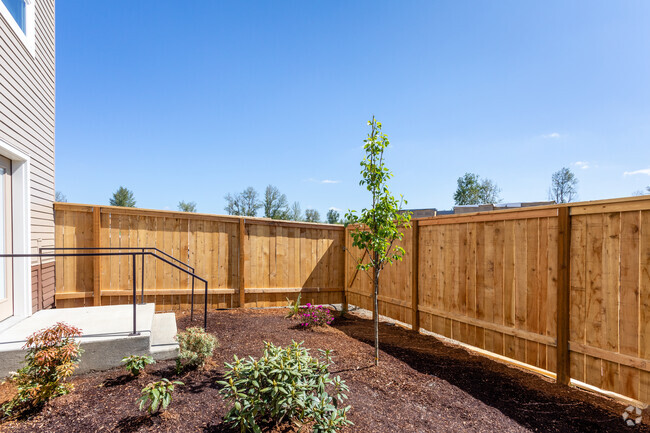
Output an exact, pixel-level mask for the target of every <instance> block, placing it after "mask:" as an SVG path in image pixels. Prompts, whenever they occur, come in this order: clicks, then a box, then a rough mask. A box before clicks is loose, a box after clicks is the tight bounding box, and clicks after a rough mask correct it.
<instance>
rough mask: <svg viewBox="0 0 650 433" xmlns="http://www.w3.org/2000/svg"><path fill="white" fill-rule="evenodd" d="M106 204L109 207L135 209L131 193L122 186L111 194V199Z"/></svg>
mask: <svg viewBox="0 0 650 433" xmlns="http://www.w3.org/2000/svg"><path fill="white" fill-rule="evenodd" d="M108 202H109V203H110V205H111V206H122V207H135V198H134V197H133V192H131V191H129V190H128V189H127V188H124V187H123V186H121V187H119V188H118V189H117V191H115V192H114V193H113V197H111V198H110V199H109V200H108Z"/></svg>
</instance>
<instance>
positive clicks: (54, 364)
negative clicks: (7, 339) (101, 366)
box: [0, 322, 83, 417]
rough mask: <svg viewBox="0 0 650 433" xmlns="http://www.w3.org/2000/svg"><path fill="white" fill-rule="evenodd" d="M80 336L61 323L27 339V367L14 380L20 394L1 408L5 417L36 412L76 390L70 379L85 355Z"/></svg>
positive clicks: (79, 332)
mask: <svg viewBox="0 0 650 433" xmlns="http://www.w3.org/2000/svg"><path fill="white" fill-rule="evenodd" d="M79 336H81V330H80V329H78V328H75V327H74V326H70V325H67V324H65V323H63V322H58V323H57V324H56V325H54V326H51V327H49V328H46V329H43V330H41V331H37V332H35V333H34V334H32V335H31V336H30V337H29V338H28V339H27V343H25V346H24V347H23V349H26V350H27V355H25V361H24V364H25V366H24V367H23V368H21V369H20V370H18V372H17V373H15V374H14V375H13V377H12V378H11V379H10V380H12V381H13V382H14V383H15V384H16V387H17V388H18V393H17V394H16V396H15V397H14V398H13V399H12V400H10V401H9V402H7V403H5V404H4V405H3V406H2V407H1V408H0V412H2V415H3V417H9V416H12V415H14V414H15V413H16V412H23V411H26V410H30V409H35V408H37V407H39V406H42V405H43V404H44V403H46V402H47V401H48V400H50V399H51V398H54V397H57V396H59V395H63V394H67V393H69V392H70V391H72V390H73V388H74V386H73V385H72V384H71V383H67V382H66V379H67V378H68V377H70V376H72V373H74V370H75V368H77V364H78V363H79V357H80V355H81V354H82V352H83V350H82V349H80V348H79V343H78V342H76V341H75V337H79Z"/></svg>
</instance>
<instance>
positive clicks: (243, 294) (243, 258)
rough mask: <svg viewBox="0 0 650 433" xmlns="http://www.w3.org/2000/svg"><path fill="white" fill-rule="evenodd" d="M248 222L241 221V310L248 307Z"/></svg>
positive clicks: (241, 219) (242, 219)
mask: <svg viewBox="0 0 650 433" xmlns="http://www.w3.org/2000/svg"><path fill="white" fill-rule="evenodd" d="M245 240H246V220H245V219H244V218H240V219H239V308H245V307H246V255H245V252H246V250H245V248H246V245H245Z"/></svg>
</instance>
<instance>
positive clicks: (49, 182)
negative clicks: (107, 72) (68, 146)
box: [0, 0, 55, 311]
mask: <svg viewBox="0 0 650 433" xmlns="http://www.w3.org/2000/svg"><path fill="white" fill-rule="evenodd" d="M54 18H55V17H54V0H36V11H35V55H32V53H30V51H29V50H28V49H27V47H25V45H24V44H23V42H22V41H21V40H20V38H19V37H18V36H17V35H16V33H15V32H14V30H13V28H11V27H10V25H9V23H8V22H7V21H6V19H5V17H4V16H3V15H0V140H2V141H4V142H6V143H8V144H10V145H12V146H14V147H15V148H17V149H18V150H20V151H22V152H23V153H26V154H27V155H29V157H30V177H31V182H30V212H31V247H32V251H33V252H37V248H38V247H39V246H42V247H52V246H54V209H53V205H52V203H53V201H54V121H55V114H54V111H55V49H54V44H55V36H54V29H55V21H54ZM51 262H52V260H51V259H49V260H46V259H44V260H43V263H45V264H46V266H45V267H44V268H45V269H47V272H44V271H43V272H41V271H39V270H37V268H36V267H33V268H32V277H33V279H32V288H33V290H32V292H33V302H32V306H33V310H34V311H36V310H38V309H42V308H48V307H51V306H52V305H53V293H54V278H53V274H54V265H53V263H51ZM37 263H38V261H37V260H34V261H33V265H36V264H37ZM39 277H40V278H41V280H40V284H39ZM37 288H38V290H37ZM39 296H40V297H41V299H37V298H38V297H39Z"/></svg>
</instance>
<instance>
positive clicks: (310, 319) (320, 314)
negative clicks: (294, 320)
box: [298, 303, 334, 328]
mask: <svg viewBox="0 0 650 433" xmlns="http://www.w3.org/2000/svg"><path fill="white" fill-rule="evenodd" d="M298 321H299V326H302V327H304V328H311V327H314V326H324V325H329V324H330V323H332V322H333V321H334V316H333V315H332V311H331V310H330V309H329V308H327V307H324V306H323V305H312V304H309V303H307V304H305V305H304V306H303V307H301V310H300V313H299V314H298Z"/></svg>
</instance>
